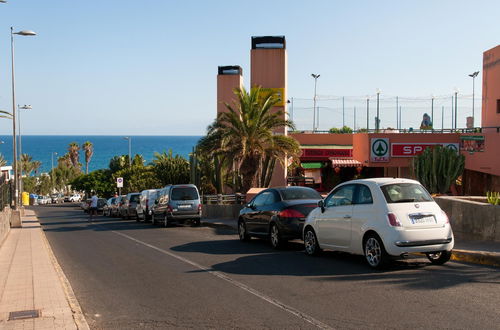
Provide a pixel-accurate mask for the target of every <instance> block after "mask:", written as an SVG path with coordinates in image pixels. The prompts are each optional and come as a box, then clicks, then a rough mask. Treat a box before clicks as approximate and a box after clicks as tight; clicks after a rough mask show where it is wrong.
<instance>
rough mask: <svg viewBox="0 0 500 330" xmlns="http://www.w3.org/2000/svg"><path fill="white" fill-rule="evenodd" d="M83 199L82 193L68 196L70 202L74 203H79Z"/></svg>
mask: <svg viewBox="0 0 500 330" xmlns="http://www.w3.org/2000/svg"><path fill="white" fill-rule="evenodd" d="M81 200H82V196H81V195H80V194H73V195H71V196H69V198H68V202H72V203H78V202H79V201H81Z"/></svg>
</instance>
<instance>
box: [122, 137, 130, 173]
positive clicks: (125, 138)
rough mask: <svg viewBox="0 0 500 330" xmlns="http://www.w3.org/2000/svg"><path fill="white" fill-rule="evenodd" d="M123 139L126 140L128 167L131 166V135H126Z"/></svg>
mask: <svg viewBox="0 0 500 330" xmlns="http://www.w3.org/2000/svg"><path fill="white" fill-rule="evenodd" d="M123 139H124V140H128V167H132V137H131V136H126V137H124V138H123Z"/></svg>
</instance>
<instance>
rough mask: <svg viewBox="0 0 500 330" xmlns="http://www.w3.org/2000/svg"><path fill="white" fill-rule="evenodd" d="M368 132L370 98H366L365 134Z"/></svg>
mask: <svg viewBox="0 0 500 330" xmlns="http://www.w3.org/2000/svg"><path fill="white" fill-rule="evenodd" d="M369 130H370V96H368V95H367V96H366V132H367V133H368V131H369Z"/></svg>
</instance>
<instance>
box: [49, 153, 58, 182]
mask: <svg viewBox="0 0 500 330" xmlns="http://www.w3.org/2000/svg"><path fill="white" fill-rule="evenodd" d="M54 155H56V156H57V152H55V151H53V152H51V153H50V158H51V160H52V170H51V172H50V181H52V189H54ZM52 191H54V190H52Z"/></svg>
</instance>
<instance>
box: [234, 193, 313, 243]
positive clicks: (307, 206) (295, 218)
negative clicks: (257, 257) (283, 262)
mask: <svg viewBox="0 0 500 330" xmlns="http://www.w3.org/2000/svg"><path fill="white" fill-rule="evenodd" d="M321 199H322V198H321V195H320V194H319V193H318V192H317V191H316V190H314V189H312V188H308V187H299V186H293V187H278V188H269V189H266V190H264V191H261V192H260V193H259V194H258V195H257V196H255V197H254V198H253V199H252V200H251V201H250V203H248V204H247V205H245V207H244V208H243V209H242V210H241V211H240V215H239V218H238V235H239V237H240V240H242V241H247V240H249V239H250V238H251V237H252V236H257V237H261V238H269V240H270V242H271V245H272V247H273V248H275V249H277V248H280V247H283V246H284V245H285V243H286V242H287V241H288V240H290V239H297V238H302V228H303V225H304V222H305V220H306V217H307V215H308V214H309V213H310V212H311V211H312V210H313V209H315V208H316V207H317V205H318V201H320V200H321Z"/></svg>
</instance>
